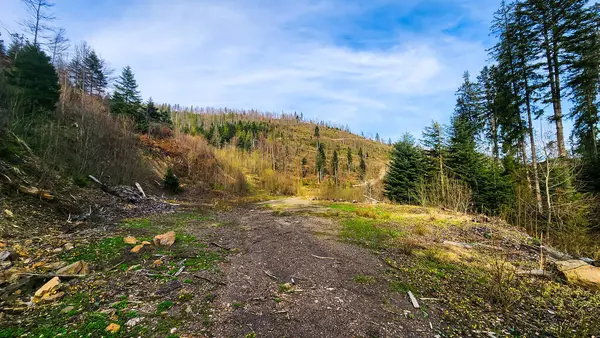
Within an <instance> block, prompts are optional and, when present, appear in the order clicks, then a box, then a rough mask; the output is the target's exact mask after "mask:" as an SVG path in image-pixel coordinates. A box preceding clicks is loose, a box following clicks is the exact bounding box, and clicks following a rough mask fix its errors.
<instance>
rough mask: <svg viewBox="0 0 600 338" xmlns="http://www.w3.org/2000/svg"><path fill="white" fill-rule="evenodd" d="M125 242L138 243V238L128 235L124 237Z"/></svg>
mask: <svg viewBox="0 0 600 338" xmlns="http://www.w3.org/2000/svg"><path fill="white" fill-rule="evenodd" d="M123 242H124V243H125V244H137V242H138V240H137V239H136V238H135V237H133V236H127V237H125V238H123Z"/></svg>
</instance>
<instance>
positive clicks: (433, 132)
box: [421, 121, 447, 191]
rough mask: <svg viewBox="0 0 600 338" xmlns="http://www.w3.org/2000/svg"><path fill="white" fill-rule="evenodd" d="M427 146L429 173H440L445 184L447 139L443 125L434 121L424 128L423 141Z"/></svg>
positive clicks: (434, 174)
mask: <svg viewBox="0 0 600 338" xmlns="http://www.w3.org/2000/svg"><path fill="white" fill-rule="evenodd" d="M421 143H422V144H423V146H424V147H425V154H426V155H427V158H426V161H427V162H428V169H429V170H427V171H428V174H429V176H430V178H432V176H437V175H439V177H440V182H441V184H442V191H444V190H443V185H444V177H445V174H444V166H445V161H446V153H447V150H446V139H445V135H444V130H443V127H442V125H440V124H439V123H438V122H435V121H432V122H431V124H430V125H429V126H428V127H425V129H424V130H423V139H422V141H421Z"/></svg>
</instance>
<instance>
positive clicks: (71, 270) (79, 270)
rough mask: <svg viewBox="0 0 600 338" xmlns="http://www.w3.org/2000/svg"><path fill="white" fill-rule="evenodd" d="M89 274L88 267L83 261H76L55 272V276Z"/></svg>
mask: <svg viewBox="0 0 600 338" xmlns="http://www.w3.org/2000/svg"><path fill="white" fill-rule="evenodd" d="M89 273H90V265H89V264H88V263H86V262H84V261H77V262H75V263H73V264H71V265H67V266H65V267H64V268H60V269H58V270H57V271H56V274H57V275H87V274H89Z"/></svg>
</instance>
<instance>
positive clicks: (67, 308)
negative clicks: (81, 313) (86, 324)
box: [60, 305, 75, 314]
mask: <svg viewBox="0 0 600 338" xmlns="http://www.w3.org/2000/svg"><path fill="white" fill-rule="evenodd" d="M73 310H75V307H74V306H72V305H69V306H67V307H65V308H64V309H62V310H60V313H62V314H65V313H68V312H71V311H73Z"/></svg>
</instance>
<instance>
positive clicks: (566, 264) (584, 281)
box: [554, 259, 600, 291]
mask: <svg viewBox="0 0 600 338" xmlns="http://www.w3.org/2000/svg"><path fill="white" fill-rule="evenodd" d="M554 264H555V265H556V268H557V269H558V271H560V272H561V273H562V274H563V275H564V276H565V277H566V278H567V281H568V282H569V283H570V284H574V285H579V286H582V287H585V288H588V289H593V290H598V291H600V268H598V267H595V266H592V265H589V264H588V263H586V262H584V261H581V260H578V259H571V260H567V261H556V262H554Z"/></svg>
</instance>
